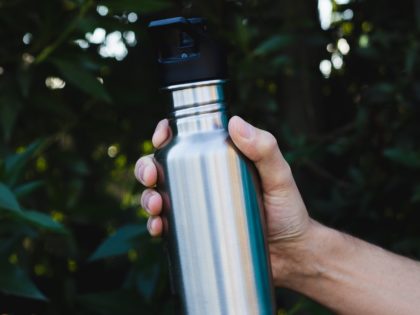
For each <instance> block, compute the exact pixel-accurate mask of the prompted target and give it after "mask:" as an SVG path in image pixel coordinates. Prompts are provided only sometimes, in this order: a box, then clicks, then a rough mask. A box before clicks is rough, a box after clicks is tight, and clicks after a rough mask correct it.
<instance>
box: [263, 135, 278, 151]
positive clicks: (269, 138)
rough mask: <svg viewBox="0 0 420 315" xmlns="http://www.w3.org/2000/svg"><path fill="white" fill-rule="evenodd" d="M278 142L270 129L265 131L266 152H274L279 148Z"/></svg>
mask: <svg viewBox="0 0 420 315" xmlns="http://www.w3.org/2000/svg"><path fill="white" fill-rule="evenodd" d="M278 147H279V146H278V143H277V139H276V137H274V136H273V134H271V133H269V132H268V131H264V148H265V152H267V153H269V152H273V151H275V150H278Z"/></svg>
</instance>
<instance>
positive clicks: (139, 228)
mask: <svg viewBox="0 0 420 315" xmlns="http://www.w3.org/2000/svg"><path fill="white" fill-rule="evenodd" d="M146 230H147V229H146V226H144V225H134V224H130V225H126V226H124V227H122V228H120V229H118V230H117V231H116V232H115V234H113V235H111V236H110V237H108V238H107V239H106V240H105V241H104V242H103V243H102V244H101V245H99V247H98V248H97V249H96V250H95V252H94V253H93V254H92V255H91V256H90V258H89V260H90V261H94V260H98V259H103V258H107V257H111V256H117V255H123V254H125V253H127V252H128V251H129V250H130V249H132V248H133V246H134V244H133V243H132V240H133V239H134V238H136V237H139V236H142V235H145V234H146Z"/></svg>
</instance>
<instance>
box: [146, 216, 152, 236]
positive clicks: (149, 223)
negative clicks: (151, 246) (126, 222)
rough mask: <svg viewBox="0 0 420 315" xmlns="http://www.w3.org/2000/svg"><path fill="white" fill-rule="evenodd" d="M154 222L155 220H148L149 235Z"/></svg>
mask: <svg viewBox="0 0 420 315" xmlns="http://www.w3.org/2000/svg"><path fill="white" fill-rule="evenodd" d="M152 221H153V218H149V220H147V230H148V231H149V233H150V228H151V227H152Z"/></svg>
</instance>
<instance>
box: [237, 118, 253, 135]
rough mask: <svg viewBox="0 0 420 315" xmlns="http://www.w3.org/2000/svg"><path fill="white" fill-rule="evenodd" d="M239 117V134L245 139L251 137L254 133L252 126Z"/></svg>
mask: <svg viewBox="0 0 420 315" xmlns="http://www.w3.org/2000/svg"><path fill="white" fill-rule="evenodd" d="M239 119H240V123H239V129H238V132H239V135H240V136H241V137H243V138H245V139H251V138H252V136H253V134H254V127H253V126H251V125H250V124H249V123H247V122H246V121H245V120H243V119H242V118H240V117H239Z"/></svg>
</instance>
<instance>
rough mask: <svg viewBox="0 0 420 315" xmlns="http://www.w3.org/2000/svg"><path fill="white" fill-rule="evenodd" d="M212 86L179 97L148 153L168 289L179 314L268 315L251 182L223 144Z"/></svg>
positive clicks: (261, 232) (257, 200) (255, 190)
mask: <svg viewBox="0 0 420 315" xmlns="http://www.w3.org/2000/svg"><path fill="white" fill-rule="evenodd" d="M220 84H221V82H214V81H211V82H210V83H209V85H208V87H209V89H211V91H207V92H206V91H203V88H205V86H206V85H205V84H204V85H203V84H202V85H200V86H199V88H200V89H201V91H200V92H199V93H195V92H194V91H188V92H186V93H188V95H196V97H193V99H191V98H190V97H189V96H188V97H187V98H186V99H188V104H187V105H188V106H189V107H188V106H187V107H188V108H187V112H185V109H186V108H185V107H186V106H182V105H180V103H179V102H178V103H177V106H176V107H177V108H180V109H177V110H175V112H174V113H173V114H172V119H170V128H171V134H172V136H171V138H170V140H169V141H168V142H167V143H166V144H165V146H164V147H162V148H161V149H159V150H157V151H156V152H155V160H156V163H157V165H158V178H159V179H158V185H157V188H158V190H159V191H160V192H161V194H162V196H163V200H164V205H163V220H164V235H165V237H166V238H167V241H168V248H169V253H170V264H171V266H170V269H171V272H172V280H173V284H174V290H175V292H176V293H177V294H178V295H179V297H180V300H181V305H182V312H183V313H184V314H187V315H198V314H200V315H218V314H221V315H222V314H223V315H231V314H232V315H233V314H244V315H247V314H249V315H254V314H258V315H259V314H267V315H268V314H270V315H271V314H274V313H275V305H274V302H273V287H272V282H271V268H270V261H269V256H268V252H267V244H266V239H265V219H264V216H263V211H262V203H261V195H260V187H259V185H258V183H259V181H258V178H257V175H256V172H255V170H254V168H253V165H252V164H251V163H250V162H249V161H248V160H247V159H246V158H245V157H244V156H243V155H242V154H241V153H240V152H239V151H238V150H237V149H236V147H235V146H234V145H233V143H232V141H231V140H230V138H229V135H228V132H227V117H226V114H225V111H224V105H223V103H222V100H223V95H222V94H221V93H222V89H221V87H220V86H217V87H215V86H214V85H220ZM194 88H195V87H194V86H193V87H191V86H190V87H186V89H190V90H191V89H194ZM214 91H216V94H214ZM176 92H177V93H178V95H177V96H176V98H177V100H179V99H182V96H180V95H181V94H182V93H181V92H180V90H177V91H176ZM197 95H198V96H197ZM199 95H204V96H206V97H204V98H200V97H199ZM208 95H211V99H212V102H210V103H209V102H208V100H207V96H208ZM215 96H216V97H215ZM191 104H194V107H193V110H191V108H192V107H191ZM203 104H204V105H203ZM182 111H184V113H183V114H180V112H182Z"/></svg>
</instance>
